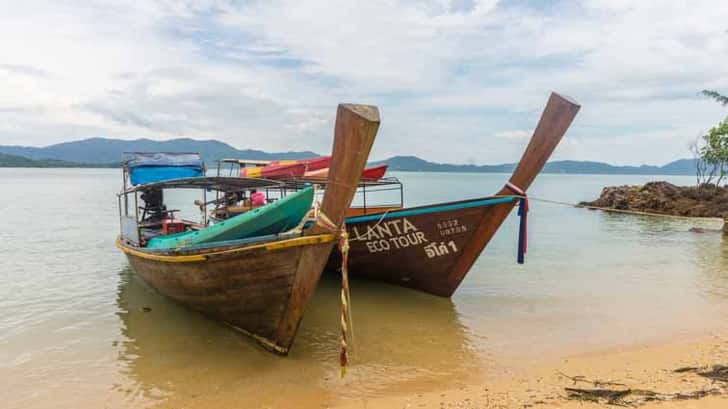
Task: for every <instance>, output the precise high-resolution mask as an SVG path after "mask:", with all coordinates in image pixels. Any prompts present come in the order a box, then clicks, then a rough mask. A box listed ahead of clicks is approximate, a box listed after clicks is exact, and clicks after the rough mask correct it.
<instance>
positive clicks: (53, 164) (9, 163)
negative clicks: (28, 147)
mask: <svg viewBox="0 0 728 409" xmlns="http://www.w3.org/2000/svg"><path fill="white" fill-rule="evenodd" d="M112 166H113V167H116V166H118V164H108V165H106V166H102V165H99V164H88V163H76V162H68V161H65V160H56V159H41V160H35V159H29V158H24V157H22V156H16V155H6V154H4V153H0V168H98V167H112Z"/></svg>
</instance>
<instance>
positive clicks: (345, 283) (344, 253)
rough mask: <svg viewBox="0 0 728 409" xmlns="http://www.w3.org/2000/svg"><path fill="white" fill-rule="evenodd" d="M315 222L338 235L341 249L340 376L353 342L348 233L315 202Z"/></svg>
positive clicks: (343, 371)
mask: <svg viewBox="0 0 728 409" xmlns="http://www.w3.org/2000/svg"><path fill="white" fill-rule="evenodd" d="M313 213H314V218H315V219H314V220H315V223H316V224H317V225H319V226H321V227H323V228H325V229H327V230H329V231H331V232H332V233H335V234H337V233H338V235H339V251H341V315H340V324H341V340H340V343H341V351H340V352H339V367H340V374H339V375H340V376H341V377H342V378H343V377H344V376H345V375H346V368H347V366H348V364H349V347H350V344H351V346H353V344H354V342H353V340H354V325H353V321H352V319H351V292H350V290H349V268H348V265H349V233H348V232H347V231H346V227H344V225H343V223H342V226H341V227H338V226H336V224H335V223H334V222H332V221H331V219H329V217H328V216H327V215H326V214H325V213H324V212H323V211H321V209H320V207H319V204H318V203H316V204H315V205H314V209H313Z"/></svg>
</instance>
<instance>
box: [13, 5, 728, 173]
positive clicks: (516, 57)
mask: <svg viewBox="0 0 728 409" xmlns="http://www.w3.org/2000/svg"><path fill="white" fill-rule="evenodd" d="M0 2H4V3H6V4H4V5H2V10H3V12H2V14H0V144H2V145H9V144H11V145H30V146H46V145H50V144H54V143H59V142H64V141H69V140H77V139H83V138H88V137H98V136H103V137H111V138H121V139H136V138H140V137H145V138H150V139H160V140H161V139H170V138H176V137H189V138H194V139H218V140H221V141H224V142H226V143H229V144H230V145H232V146H234V147H236V148H241V149H246V148H250V149H261V150H266V151H291V150H313V151H316V152H320V153H326V152H328V151H329V150H330V144H331V137H332V133H333V120H334V116H335V112H336V105H337V104H338V103H341V102H350V103H366V104H374V105H377V106H378V107H379V109H380V112H381V118H382V124H381V127H380V131H379V134H378V136H377V141H376V143H375V147H374V150H373V152H372V158H373V159H377V160H378V159H384V158H386V157H389V156H393V155H416V156H419V157H422V158H425V159H428V160H432V161H436V162H449V163H472V164H495V163H505V162H513V161H516V160H518V158H519V156H520V154H521V152H522V150H523V148H524V147H525V145H526V144H527V142H528V138H529V136H530V134H531V132H532V130H533V128H534V127H535V124H536V122H537V121H538V118H539V116H540V113H541V111H542V109H543V106H544V104H545V102H546V100H547V98H548V96H549V93H550V92H551V91H557V92H559V93H563V94H564V95H568V96H570V97H571V98H573V99H575V100H576V101H578V102H579V103H580V104H581V105H582V110H581V112H580V113H579V115H578V116H577V118H576V120H575V122H574V124H573V125H572V127H571V129H570V130H569V131H568V133H567V136H566V138H565V139H564V141H563V142H562V143H561V145H560V146H559V148H558V149H557V151H556V154H555V155H554V159H571V160H597V161H605V162H610V163H614V164H642V163H645V164H664V163H667V162H669V161H672V160H675V159H679V158H684V157H689V156H690V154H689V151H688V145H689V143H690V142H691V141H692V140H694V139H695V138H696V137H697V136H698V135H700V134H701V132H705V131H706V130H707V129H709V128H710V127H711V126H713V125H715V124H716V123H717V122H718V121H719V120H721V119H722V118H723V117H725V116H726V115H728V108H725V107H721V106H720V105H718V104H717V103H715V102H713V101H710V100H708V99H706V98H704V97H701V96H699V95H698V92H699V91H700V90H702V89H706V88H707V89H715V90H718V91H721V92H723V93H724V94H728V7H726V4H725V0H712V1H707V0H694V1H677V0H661V1H627V0H573V1H558V0H557V1H551V2H547V1H539V0H511V1H505V0H503V1H498V0H422V1H413V0H401V1H397V0H367V1H350V0H338V1H335V2H333V1H328V0H327V1H324V0H310V1H308V0H305V1H304V0H293V1H287V0H283V1H276V0H265V1H248V2H246V1H205V0H194V1H169V0H160V1H152V0H135V1H127V0H123V1H117V0H106V1H103V2H102V1H77V0H65V1H62V2H59V1H55V0H54V1H35V0H27V1H22V2H18V1H10V0H0Z"/></svg>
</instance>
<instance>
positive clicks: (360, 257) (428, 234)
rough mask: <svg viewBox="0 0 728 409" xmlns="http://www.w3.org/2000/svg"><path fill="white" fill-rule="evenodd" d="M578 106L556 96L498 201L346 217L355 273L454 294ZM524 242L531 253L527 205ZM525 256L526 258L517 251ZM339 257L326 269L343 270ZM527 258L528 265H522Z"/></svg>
mask: <svg viewBox="0 0 728 409" xmlns="http://www.w3.org/2000/svg"><path fill="white" fill-rule="evenodd" d="M579 108H580V106H579V105H578V104H576V103H575V102H572V101H571V100H569V99H567V98H565V97H562V96H560V95H558V94H555V93H554V94H551V97H550V98H549V101H548V103H547V105H546V108H545V110H544V112H543V114H542V116H541V120H540V121H539V123H538V126H537V127H536V130H535V131H534V134H533V137H532V138H531V141H530V143H529V144H528V147H527V148H526V151H525V152H524V153H523V156H522V158H521V160H520V161H519V162H518V166H517V167H516V169H515V171H514V173H513V175H512V176H511V178H510V180H509V182H508V184H507V185H506V186H505V187H504V188H503V189H501V190H500V191H499V192H498V193H497V194H496V195H495V196H491V197H483V198H479V199H472V200H463V201H456V202H449V203H437V204H433V205H429V206H419V207H410V208H401V209H396V208H395V209H391V208H390V209H386V210H383V211H379V212H374V213H372V212H366V214H364V215H359V216H354V217H348V218H347V219H346V228H347V229H348V231H349V235H350V240H349V241H350V250H349V254H350V256H349V274H350V275H351V276H352V277H364V278H368V279H373V280H379V281H385V282H389V283H392V284H396V285H401V286H405V287H410V288H413V289H416V290H420V291H424V292H427V293H430V294H435V295H439V296H443V297H450V296H451V295H452V294H453V293H454V291H455V290H456V289H457V288H458V286H459V285H460V283H461V282H462V280H463V278H464V277H465V275H466V274H467V273H468V271H469V270H470V268H471V266H472V265H473V263H474V262H475V260H476V259H477V258H478V256H479V255H480V253H481V252H482V251H483V249H484V248H485V246H486V245H487V244H488V242H489V241H490V239H491V238H492V237H493V235H494V234H495V232H496V231H497V230H498V228H499V227H500V225H501V224H502V223H503V221H504V220H505V218H506V217H507V216H508V214H509V213H510V211H511V210H512V209H513V208H514V207H515V206H516V205H517V204H518V203H522V205H523V203H525V202H522V199H521V197H520V196H524V195H525V192H526V190H527V189H528V187H529V186H530V185H531V183H532V182H533V180H534V179H535V177H536V175H537V174H538V173H539V172H540V171H541V169H542V168H543V165H544V164H545V163H546V161H547V159H548V158H549V156H550V155H551V153H552V152H553V150H554V149H555V148H556V146H557V145H558V143H559V141H560V140H561V138H562V136H563V135H564V133H565V132H566V130H567V129H568V127H569V125H570V124H571V122H572V120H573V119H574V117H575V116H576V114H577V112H578V110H579ZM521 211H523V212H524V216H523V217H524V219H522V230H521V233H522V234H521V239H520V240H521V243H520V245H519V249H521V250H522V251H525V239H526V234H525V211H526V209H525V208H522V209H521ZM519 258H522V253H520V254H519ZM338 260H339V255H338V254H337V253H336V252H334V253H333V254H332V258H331V260H330V263H329V265H328V269H329V270H335V269H336V268H337V262H338ZM520 261H522V260H520Z"/></svg>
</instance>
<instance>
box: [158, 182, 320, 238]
mask: <svg viewBox="0 0 728 409" xmlns="http://www.w3.org/2000/svg"><path fill="white" fill-rule="evenodd" d="M312 203H313V188H312V187H307V188H305V189H303V190H300V191H298V192H296V193H294V194H290V195H288V196H285V197H283V198H282V199H279V200H277V201H275V202H273V203H269V204H267V205H265V206H261V207H258V208H255V209H253V210H250V211H247V212H245V213H243V214H240V215H237V216H235V217H231V218H229V219H227V220H225V221H222V222H219V223H216V224H213V225H211V226H208V227H206V228H204V229H202V230H192V231H186V232H183V233H177V234H170V235H167V236H157V237H154V238H153V239H151V240H149V242H148V243H147V248H151V249H171V248H181V247H187V246H193V245H198V244H205V243H213V242H219V241H225V240H240V239H244V238H248V237H256V236H264V235H269V234H277V233H281V232H284V231H286V230H290V229H292V228H294V227H296V225H298V223H300V222H301V220H302V219H303V218H304V216H306V213H307V212H308V210H309V209H310V208H311V204H312Z"/></svg>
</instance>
